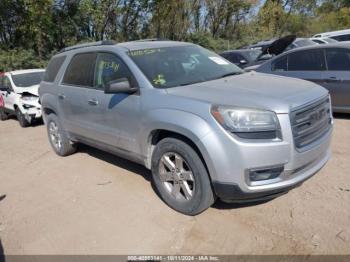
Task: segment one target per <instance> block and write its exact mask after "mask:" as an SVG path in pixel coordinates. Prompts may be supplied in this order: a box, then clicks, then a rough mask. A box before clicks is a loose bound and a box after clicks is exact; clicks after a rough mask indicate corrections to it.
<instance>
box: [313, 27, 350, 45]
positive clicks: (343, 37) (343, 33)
mask: <svg viewBox="0 0 350 262" xmlns="http://www.w3.org/2000/svg"><path fill="white" fill-rule="evenodd" d="M313 37H314V38H320V37H329V38H332V39H335V40H337V41H339V42H344V41H350V29H345V30H339V31H332V32H325V33H321V34H317V35H314V36H313Z"/></svg>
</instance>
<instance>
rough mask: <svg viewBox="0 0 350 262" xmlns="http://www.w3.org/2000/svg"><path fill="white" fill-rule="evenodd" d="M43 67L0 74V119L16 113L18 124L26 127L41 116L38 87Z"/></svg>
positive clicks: (43, 71)
mask: <svg viewBox="0 0 350 262" xmlns="http://www.w3.org/2000/svg"><path fill="white" fill-rule="evenodd" d="M44 73H45V70H44V69H30V70H18V71H12V72H6V73H2V74H0V120H2V121H4V120H7V118H8V117H9V116H10V115H16V117H17V119H18V121H19V124H20V125H21V126H22V127H27V126H29V125H30V124H32V123H33V122H34V121H35V120H37V119H40V118H41V116H42V115H41V105H40V103H39V96H38V89H39V84H40V82H41V80H42V79H43V76H44Z"/></svg>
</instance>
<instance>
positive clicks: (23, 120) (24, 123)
mask: <svg viewBox="0 0 350 262" xmlns="http://www.w3.org/2000/svg"><path fill="white" fill-rule="evenodd" d="M16 117H17V120H18V122H19V125H20V126H21V127H27V126H29V125H30V122H29V121H28V120H27V119H26V118H25V116H24V114H22V112H21V110H20V109H19V108H16Z"/></svg>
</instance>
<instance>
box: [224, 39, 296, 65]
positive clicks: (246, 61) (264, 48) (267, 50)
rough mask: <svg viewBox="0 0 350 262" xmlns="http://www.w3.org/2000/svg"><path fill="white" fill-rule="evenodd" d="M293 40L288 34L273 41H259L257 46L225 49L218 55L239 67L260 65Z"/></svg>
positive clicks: (280, 51)
mask: <svg viewBox="0 0 350 262" xmlns="http://www.w3.org/2000/svg"><path fill="white" fill-rule="evenodd" d="M294 40H295V36H293V35H290V36H286V37H283V38H280V39H278V40H274V41H268V42H260V43H261V45H259V46H257V45H255V46H254V47H252V46H250V47H247V48H246V49H238V50H230V51H225V52H222V53H221V54H220V55H221V56H222V57H224V58H226V59H227V60H229V61H230V62H231V63H233V64H235V65H238V66H239V67H241V68H246V67H252V66H256V65H260V64H262V63H264V62H265V61H266V60H269V59H271V58H272V57H273V56H276V55H279V54H280V53H282V52H284V50H285V49H286V48H287V47H288V46H290V44H291V43H293V42H294ZM262 43H263V44H262Z"/></svg>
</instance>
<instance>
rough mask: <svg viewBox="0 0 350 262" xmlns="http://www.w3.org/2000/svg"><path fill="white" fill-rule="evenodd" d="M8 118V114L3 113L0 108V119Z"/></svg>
mask: <svg viewBox="0 0 350 262" xmlns="http://www.w3.org/2000/svg"><path fill="white" fill-rule="evenodd" d="M7 119H8V114H6V113H5V111H4V109H3V108H0V120H1V121H5V120H7Z"/></svg>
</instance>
